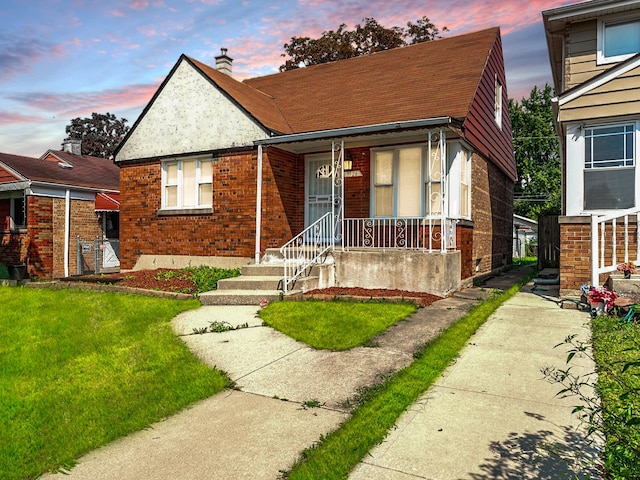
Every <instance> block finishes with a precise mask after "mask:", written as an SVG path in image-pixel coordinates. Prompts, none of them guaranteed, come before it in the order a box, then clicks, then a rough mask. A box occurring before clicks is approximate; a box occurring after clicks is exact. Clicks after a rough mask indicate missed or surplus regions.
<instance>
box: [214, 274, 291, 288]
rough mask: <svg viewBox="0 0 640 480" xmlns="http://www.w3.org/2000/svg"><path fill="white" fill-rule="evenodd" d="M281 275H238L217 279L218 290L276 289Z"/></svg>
mask: <svg viewBox="0 0 640 480" xmlns="http://www.w3.org/2000/svg"><path fill="white" fill-rule="evenodd" d="M281 285H282V275H280V276H271V275H240V276H239V277H233V278H224V279H222V280H218V290H278V289H279V288H280V287H281Z"/></svg>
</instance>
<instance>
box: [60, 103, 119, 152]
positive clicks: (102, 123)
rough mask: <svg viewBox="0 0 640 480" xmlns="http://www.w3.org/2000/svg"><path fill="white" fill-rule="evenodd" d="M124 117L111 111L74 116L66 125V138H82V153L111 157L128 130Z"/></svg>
mask: <svg viewBox="0 0 640 480" xmlns="http://www.w3.org/2000/svg"><path fill="white" fill-rule="evenodd" d="M127 121H128V120H127V119H126V118H120V119H118V118H116V116H115V115H114V114H112V113H108V112H107V113H95V112H94V113H92V114H91V117H87V118H80V117H78V118H74V119H72V120H71V123H69V125H67V126H66V128H65V133H66V134H67V140H71V139H75V140H82V154H83V155H91V156H94V157H103V158H112V157H113V153H114V152H115V149H116V148H117V147H118V144H119V143H120V142H121V141H122V139H123V138H124V136H125V135H126V134H127V132H128V131H129V126H128V125H126V123H127Z"/></svg>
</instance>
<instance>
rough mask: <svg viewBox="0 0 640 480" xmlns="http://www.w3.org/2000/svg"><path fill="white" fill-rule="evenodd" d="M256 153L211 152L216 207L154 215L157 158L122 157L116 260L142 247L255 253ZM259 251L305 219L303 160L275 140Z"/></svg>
mask: <svg viewBox="0 0 640 480" xmlns="http://www.w3.org/2000/svg"><path fill="white" fill-rule="evenodd" d="M256 176H257V153H256V152H255V151H251V152H237V153H230V154H227V155H225V156H223V157H220V158H216V159H214V162H213V202H212V203H213V213H207V214H199V215H193V214H188V215H161V216H159V215H158V209H160V206H161V187H162V185H161V165H160V162H159V161H149V162H144V163H133V164H124V165H122V166H121V171H120V202H121V203H120V205H121V207H120V211H121V214H120V239H121V243H120V245H121V247H120V254H121V258H120V266H121V268H122V269H131V268H133V267H134V266H135V263H136V261H137V260H138V258H139V257H140V255H144V254H146V255H198V256H206V255H211V256H214V255H215V256H223V257H253V255H254V253H255V247H254V245H255V214H256ZM262 181H263V184H262V195H263V196H262V206H263V211H262V224H261V229H262V235H261V237H262V238H263V243H262V245H261V251H264V249H265V248H267V247H272V246H273V247H278V246H281V245H282V244H283V243H284V242H285V241H287V240H289V239H290V238H291V237H292V234H294V233H298V231H299V230H300V229H301V228H302V226H303V223H304V201H303V199H304V162H303V161H302V158H301V157H297V156H295V155H292V154H289V153H286V152H283V151H281V150H278V149H276V148H272V147H269V148H265V149H264V151H263V176H262Z"/></svg>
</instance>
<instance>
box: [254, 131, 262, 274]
mask: <svg viewBox="0 0 640 480" xmlns="http://www.w3.org/2000/svg"><path fill="white" fill-rule="evenodd" d="M261 223H262V145H261V144H258V179H257V187H256V252H255V263H256V265H257V264H259V263H260V236H261V232H260V224H261Z"/></svg>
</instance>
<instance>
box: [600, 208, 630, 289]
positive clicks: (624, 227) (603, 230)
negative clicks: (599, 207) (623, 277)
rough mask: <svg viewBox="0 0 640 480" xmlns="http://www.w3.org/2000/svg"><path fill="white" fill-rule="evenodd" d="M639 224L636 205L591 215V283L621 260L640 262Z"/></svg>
mask: <svg viewBox="0 0 640 480" xmlns="http://www.w3.org/2000/svg"><path fill="white" fill-rule="evenodd" d="M630 219H633V223H631V224H630V222H629V220H630ZM639 224H640V208H630V209H628V210H620V211H618V212H615V213H612V214H609V215H592V216H591V285H598V284H599V283H600V282H599V275H600V274H601V273H608V272H613V271H614V270H616V267H617V266H618V265H619V264H620V263H622V262H629V261H631V262H633V263H635V264H636V265H639V264H640V235H638V225H639ZM632 241H633V242H632Z"/></svg>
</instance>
